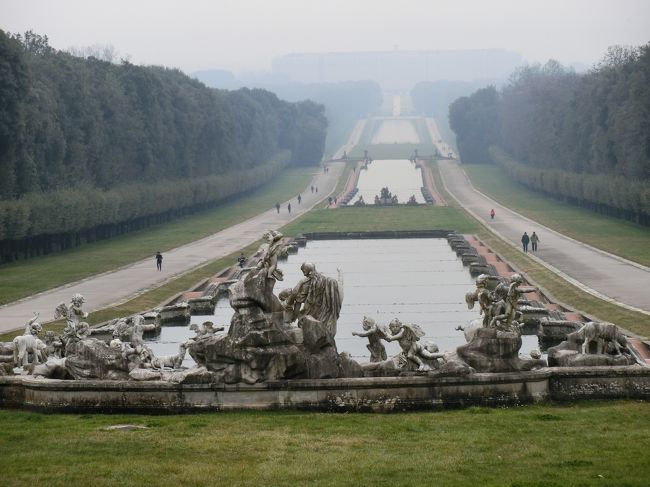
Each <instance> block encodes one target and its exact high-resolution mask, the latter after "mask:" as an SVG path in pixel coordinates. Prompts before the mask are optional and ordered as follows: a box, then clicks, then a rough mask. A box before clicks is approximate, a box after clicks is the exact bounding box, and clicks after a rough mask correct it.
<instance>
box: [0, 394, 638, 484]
mask: <svg viewBox="0 0 650 487" xmlns="http://www.w3.org/2000/svg"><path fill="white" fill-rule="evenodd" d="M0 421H1V423H2V426H3V432H2V435H0V447H2V455H1V456H0V469H1V470H2V476H3V480H4V483H5V485H8V486H9V485H11V486H12V487H18V486H29V487H32V486H34V485H48V486H69V485H80V486H81V485H93V486H94V487H102V486H110V485H120V486H140V485H142V486H153V485H155V486H157V485H165V486H168V485H189V486H202V485H224V486H248V485H260V486H262V485H268V486H276V485H291V486H295V485H316V486H329V485H354V486H360V485H364V486H365V485H368V486H375V485H376V486H394V485H400V486H401V485H413V486H418V487H423V486H429V485H442V486H472V487H474V486H479V485H480V486H512V487H514V486H521V487H524V486H531V487H533V486H537V487H542V486H545V487H551V486H558V487H559V486H562V487H564V486H592V485H594V486H612V487H613V486H616V487H625V486H647V485H648V468H649V467H650V455H648V451H650V436H649V435H648V424H649V423H650V405H649V404H648V403H643V402H633V401H612V402H608V403H605V402H589V403H581V404H580V405H578V406H572V405H563V406H558V405H536V406H526V407H517V408H509V409H484V408H470V409H466V410H460V411H442V412H420V413H400V414H390V415H389V414H335V413H331V414H319V413H307V412H259V413H257V412H232V413H210V414H195V415H188V416H137V415H114V416H111V415H59V414H55V415H45V414H37V413H30V412H22V411H0ZM116 424H137V425H144V426H148V429H145V430H134V431H106V430H104V428H105V427H107V426H110V425H116Z"/></svg>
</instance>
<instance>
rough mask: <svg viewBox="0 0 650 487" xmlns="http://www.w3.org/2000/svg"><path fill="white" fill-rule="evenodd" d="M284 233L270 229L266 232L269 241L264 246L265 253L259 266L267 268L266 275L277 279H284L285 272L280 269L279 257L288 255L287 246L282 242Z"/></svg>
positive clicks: (265, 235) (265, 236)
mask: <svg viewBox="0 0 650 487" xmlns="http://www.w3.org/2000/svg"><path fill="white" fill-rule="evenodd" d="M282 237H283V235H282V234H281V233H280V232H278V231H276V230H269V231H267V232H265V233H264V238H265V239H266V241H267V243H266V244H265V248H264V255H263V256H262V258H261V259H260V261H259V263H258V264H257V267H258V268H260V269H266V270H267V271H266V276H267V277H270V278H273V279H275V280H276V281H282V280H284V274H283V273H282V271H281V270H280V269H278V258H279V257H281V256H283V255H286V253H287V246H286V245H284V244H283V243H282Z"/></svg>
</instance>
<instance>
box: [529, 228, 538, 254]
mask: <svg viewBox="0 0 650 487" xmlns="http://www.w3.org/2000/svg"><path fill="white" fill-rule="evenodd" d="M537 242H539V237H538V236H537V234H536V233H535V232H533V234H532V235H531V236H530V244H531V247H532V250H533V252H537Z"/></svg>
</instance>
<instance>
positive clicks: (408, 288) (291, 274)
mask: <svg viewBox="0 0 650 487" xmlns="http://www.w3.org/2000/svg"><path fill="white" fill-rule="evenodd" d="M305 261H309V262H313V263H314V264H316V268H317V270H318V271H319V272H321V273H323V274H326V275H327V276H330V277H337V276H340V279H341V280H342V281H343V290H344V293H345V297H344V299H343V307H342V309H341V315H340V317H339V321H338V332H337V336H336V343H337V347H338V350H339V352H342V351H346V352H349V353H350V354H351V355H352V356H353V357H354V358H355V359H357V360H359V361H366V360H367V359H368V357H369V353H368V350H367V349H366V344H367V340H366V339H364V338H358V337H353V336H352V331H355V330H356V331H361V330H362V328H361V321H362V319H363V317H364V316H369V317H371V318H374V319H375V320H376V321H377V322H379V323H381V324H386V325H387V324H388V322H390V320H392V319H393V318H399V319H400V320H402V321H403V322H410V323H417V324H419V325H420V326H421V327H422V329H423V330H424V331H425V332H426V336H425V337H424V338H423V340H425V341H428V340H430V341H433V342H434V343H436V344H437V345H438V346H439V347H440V350H448V351H450V350H455V348H456V347H457V346H458V345H461V344H463V343H465V339H464V337H463V333H462V332H460V331H456V330H455V328H456V327H457V326H458V325H465V324H467V323H468V322H469V321H470V320H472V319H474V318H477V317H478V312H477V310H476V309H474V310H472V311H470V310H468V309H467V306H466V304H465V302H464V295H465V293H466V292H468V291H470V290H472V289H473V288H474V280H473V279H472V277H471V276H470V274H469V272H468V271H467V269H466V268H464V267H463V265H462V263H461V261H460V259H458V258H457V257H456V254H455V253H454V252H453V251H452V250H451V249H450V248H449V246H448V245H447V242H446V240H444V239H435V238H424V239H377V240H315V241H309V242H308V243H307V246H306V247H305V248H301V249H300V251H299V252H298V254H294V255H290V256H289V257H288V260H287V261H286V262H281V263H280V267H281V268H282V270H283V271H284V276H285V279H284V281H282V282H278V283H276V286H275V293H276V294H277V293H279V292H280V291H281V290H282V289H285V288H288V287H293V286H294V285H295V284H296V283H297V282H298V280H299V279H300V278H301V277H302V274H301V272H300V264H301V263H302V262H305ZM232 314H233V310H232V308H231V307H230V304H229V302H228V298H226V297H224V298H222V299H220V300H219V301H218V303H217V306H216V308H215V313H214V315H213V316H193V317H192V319H191V322H192V323H202V322H204V321H207V320H209V321H212V322H213V323H214V324H215V325H223V326H225V327H226V329H227V327H228V325H229V323H230V318H231V316H232ZM192 336H194V333H193V332H191V331H190V330H189V326H165V327H163V328H162V331H161V333H160V335H159V336H157V337H156V338H153V339H151V340H150V341H149V343H148V345H149V346H150V347H151V348H152V349H153V351H154V353H155V354H157V355H171V354H174V353H176V352H177V351H178V343H180V342H182V341H185V340H187V339H188V338H190V337H192ZM523 338H524V346H523V347H522V352H528V351H529V350H531V349H533V348H537V340H536V337H523ZM386 350H387V352H388V354H389V355H394V354H397V353H398V352H399V346H398V345H397V344H396V343H386ZM192 364H193V361H192V359H191V358H190V357H189V355H188V356H187V358H186V361H185V363H184V365H187V366H191V365H192Z"/></svg>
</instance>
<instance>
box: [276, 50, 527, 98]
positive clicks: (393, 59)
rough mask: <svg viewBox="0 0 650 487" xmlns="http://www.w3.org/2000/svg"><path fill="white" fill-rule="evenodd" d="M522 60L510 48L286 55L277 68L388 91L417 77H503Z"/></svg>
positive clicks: (308, 78)
mask: <svg viewBox="0 0 650 487" xmlns="http://www.w3.org/2000/svg"><path fill="white" fill-rule="evenodd" d="M522 63H523V59H522V57H521V55H520V54H519V53H516V52H512V51H506V50H505V49H468V50H453V51H399V50H395V51H386V52H346V53H336V52H329V53H327V52H326V53H312V54H287V55H285V56H281V57H278V58H275V59H274V60H273V63H272V69H273V72H274V73H276V74H285V75H287V76H289V77H291V78H292V79H293V80H295V81H302V82H304V83H320V82H337V81H348V80H352V81H354V80H366V79H374V80H375V81H377V82H379V83H380V84H381V85H382V87H383V89H384V90H385V91H403V90H409V89H410V88H411V87H412V86H413V85H414V84H415V83H417V82H418V81H436V80H459V81H473V80H477V79H503V78H506V77H508V76H509V75H510V74H511V73H512V71H513V70H514V69H515V68H516V67H517V66H520V65H521V64H522Z"/></svg>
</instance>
